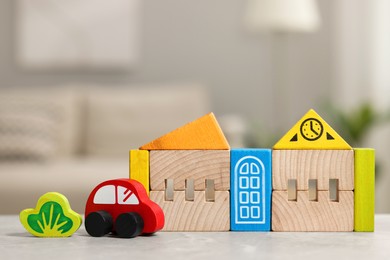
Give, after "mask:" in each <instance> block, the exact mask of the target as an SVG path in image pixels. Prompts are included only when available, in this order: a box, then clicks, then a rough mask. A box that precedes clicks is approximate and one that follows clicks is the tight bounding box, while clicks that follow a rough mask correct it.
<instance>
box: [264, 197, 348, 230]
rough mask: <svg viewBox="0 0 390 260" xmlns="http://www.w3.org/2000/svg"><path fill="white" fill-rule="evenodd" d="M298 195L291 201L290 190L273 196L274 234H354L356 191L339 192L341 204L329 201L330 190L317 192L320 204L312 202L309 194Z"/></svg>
mask: <svg viewBox="0 0 390 260" xmlns="http://www.w3.org/2000/svg"><path fill="white" fill-rule="evenodd" d="M297 196H298V197H297V201H288V200H287V191H274V192H273V193H272V230H273V231H353V226H354V224H353V223H354V217H353V215H354V198H353V191H340V192H339V201H330V200H329V192H328V191H318V201H309V195H308V191H298V194H297Z"/></svg>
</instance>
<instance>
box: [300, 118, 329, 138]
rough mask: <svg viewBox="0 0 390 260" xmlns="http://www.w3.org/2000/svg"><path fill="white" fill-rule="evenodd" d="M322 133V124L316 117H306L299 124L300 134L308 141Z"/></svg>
mask: <svg viewBox="0 0 390 260" xmlns="http://www.w3.org/2000/svg"><path fill="white" fill-rule="evenodd" d="M323 133H324V126H323V125H322V123H321V122H320V121H319V120H318V119H316V118H308V119H306V120H305V121H303V122H302V124H301V135H302V137H303V138H305V139H306V140H308V141H315V140H317V139H319V138H320V137H321V136H322V134H323Z"/></svg>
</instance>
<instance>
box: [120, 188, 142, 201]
mask: <svg viewBox="0 0 390 260" xmlns="http://www.w3.org/2000/svg"><path fill="white" fill-rule="evenodd" d="M118 204H125V205H138V204H139V200H138V198H137V196H135V194H134V193H133V192H132V191H131V190H130V189H128V188H125V187H122V186H118Z"/></svg>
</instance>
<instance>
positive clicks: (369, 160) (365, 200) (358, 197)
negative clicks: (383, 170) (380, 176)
mask: <svg viewBox="0 0 390 260" xmlns="http://www.w3.org/2000/svg"><path fill="white" fill-rule="evenodd" d="M374 214H375V150H374V149H369V148H361V149H355V231H359V232H372V231H374Z"/></svg>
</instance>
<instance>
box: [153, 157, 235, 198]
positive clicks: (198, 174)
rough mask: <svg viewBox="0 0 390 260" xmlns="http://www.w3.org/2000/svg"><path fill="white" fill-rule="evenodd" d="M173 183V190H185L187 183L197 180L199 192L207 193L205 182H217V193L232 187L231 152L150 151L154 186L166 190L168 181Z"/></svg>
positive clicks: (156, 188) (194, 182)
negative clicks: (207, 180) (205, 191)
mask: <svg viewBox="0 0 390 260" xmlns="http://www.w3.org/2000/svg"><path fill="white" fill-rule="evenodd" d="M167 179H171V180H173V189H174V190H175V191H177V190H185V186H186V180H193V185H194V189H195V190H198V191H199V190H205V188H206V187H205V180H206V179H211V180H214V185H215V190H217V191H228V190H229V188H230V151H229V150H162V151H161V150H159V151H150V187H151V190H153V191H163V190H165V180H167Z"/></svg>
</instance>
